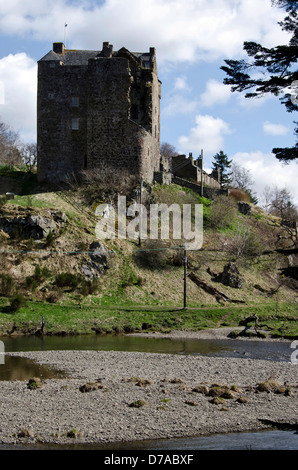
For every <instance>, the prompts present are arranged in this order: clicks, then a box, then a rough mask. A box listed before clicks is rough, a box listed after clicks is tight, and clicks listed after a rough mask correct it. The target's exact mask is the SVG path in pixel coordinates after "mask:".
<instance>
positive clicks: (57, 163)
mask: <svg viewBox="0 0 298 470" xmlns="http://www.w3.org/2000/svg"><path fill="white" fill-rule="evenodd" d="M160 98H161V83H160V81H159V80H158V75H157V66H156V53H155V49H154V48H150V51H149V52H148V53H132V52H130V51H128V50H127V49H125V48H122V49H120V50H119V51H114V50H113V46H112V45H110V44H109V43H108V42H105V43H103V48H102V50H101V51H79V50H74V51H73V50H67V49H65V46H64V44H63V43H54V44H53V50H52V51H50V52H49V53H48V54H46V56H44V57H43V58H42V59H41V60H40V61H39V62H38V99H37V128H38V129H37V134H38V137H37V145H38V163H37V165H38V180H39V181H41V182H42V181H47V182H55V183H56V182H59V181H64V180H65V179H66V178H67V176H68V175H72V174H78V173H79V172H80V171H82V170H83V169H91V168H97V167H99V168H100V167H101V166H102V165H108V166H109V167H112V168H115V169H120V170H121V169H126V170H128V171H129V172H130V173H131V174H135V175H137V176H138V177H140V178H143V179H144V180H146V181H148V182H151V181H152V179H153V174H154V171H157V170H158V169H159V161H160V160H159V148H160Z"/></svg>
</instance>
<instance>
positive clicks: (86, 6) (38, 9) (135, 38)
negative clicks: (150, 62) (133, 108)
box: [0, 0, 288, 63]
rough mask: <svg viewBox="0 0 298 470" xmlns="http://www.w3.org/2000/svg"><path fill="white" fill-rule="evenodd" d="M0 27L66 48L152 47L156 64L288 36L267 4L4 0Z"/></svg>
mask: <svg viewBox="0 0 298 470" xmlns="http://www.w3.org/2000/svg"><path fill="white" fill-rule="evenodd" d="M2 3H3V5H1V13H0V29H1V31H2V34H7V35H13V34H14V35H19V36H23V35H31V36H33V37H34V38H36V39H39V40H43V41H44V40H48V41H49V42H50V43H51V42H53V41H59V40H61V41H62V40H63V38H64V22H65V21H66V22H67V23H68V28H67V38H68V45H69V46H70V47H72V48H88V49H89V48H90V49H96V48H101V45H102V42H103V41H110V43H112V44H114V46H115V47H116V48H119V47H122V46H126V47H127V48H128V49H130V50H136V49H138V50H140V51H142V50H148V48H149V47H150V46H155V47H157V48H158V57H159V62H160V63H161V62H164V61H169V62H179V61H183V62H185V61H188V62H193V61H195V60H197V59H198V58H204V59H205V60H207V61H210V60H211V61H212V60H215V59H217V58H219V57H222V56H224V57H227V58H234V57H237V56H238V55H239V54H242V53H243V42H244V41H245V40H256V41H260V42H262V43H263V44H264V45H265V46H273V45H276V43H278V44H280V43H283V42H285V41H286V40H287V38H288V35H287V34H286V33H285V32H283V31H282V30H281V28H280V26H279V25H278V24H277V23H278V21H280V20H281V19H282V18H283V17H284V12H283V11H282V10H281V9H278V8H273V7H272V5H271V0H262V2H260V0H200V1H198V0H188V1H186V2H181V0H106V1H105V2H102V1H92V0H78V1H72V2H71V1H69V0H30V1H24V0H10V1H9V2H6V3H4V2H2Z"/></svg>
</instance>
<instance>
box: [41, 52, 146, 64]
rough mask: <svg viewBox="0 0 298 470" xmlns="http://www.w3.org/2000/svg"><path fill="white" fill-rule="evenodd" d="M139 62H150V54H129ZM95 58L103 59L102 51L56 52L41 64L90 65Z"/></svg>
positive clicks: (47, 55)
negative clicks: (47, 62)
mask: <svg viewBox="0 0 298 470" xmlns="http://www.w3.org/2000/svg"><path fill="white" fill-rule="evenodd" d="M119 52H120V51H118V52H116V51H115V52H114V53H113V56H115V57H117V54H118V53H119ZM127 52H128V53H130V54H131V55H132V56H134V57H135V58H136V59H137V60H138V61H143V62H148V61H149V60H150V54H149V53H146V52H129V51H127ZM95 57H101V51H89V50H70V49H65V50H64V52H63V54H57V53H56V52H54V51H50V52H48V53H47V54H46V55H45V56H44V57H42V59H40V61H39V62H44V61H53V60H59V61H60V62H62V63H63V64H64V65H88V61H89V60H90V59H94V58H95Z"/></svg>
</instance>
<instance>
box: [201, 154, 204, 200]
mask: <svg viewBox="0 0 298 470" xmlns="http://www.w3.org/2000/svg"><path fill="white" fill-rule="evenodd" d="M201 165H202V167H201V196H202V197H203V196H204V185H203V149H202V150H201Z"/></svg>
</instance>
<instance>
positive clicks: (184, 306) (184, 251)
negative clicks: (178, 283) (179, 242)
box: [183, 245, 187, 310]
mask: <svg viewBox="0 0 298 470" xmlns="http://www.w3.org/2000/svg"><path fill="white" fill-rule="evenodd" d="M183 262H184V289H183V294H184V295H183V309H184V310H186V309H187V306H186V279H187V251H186V249H185V245H184V250H183Z"/></svg>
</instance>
